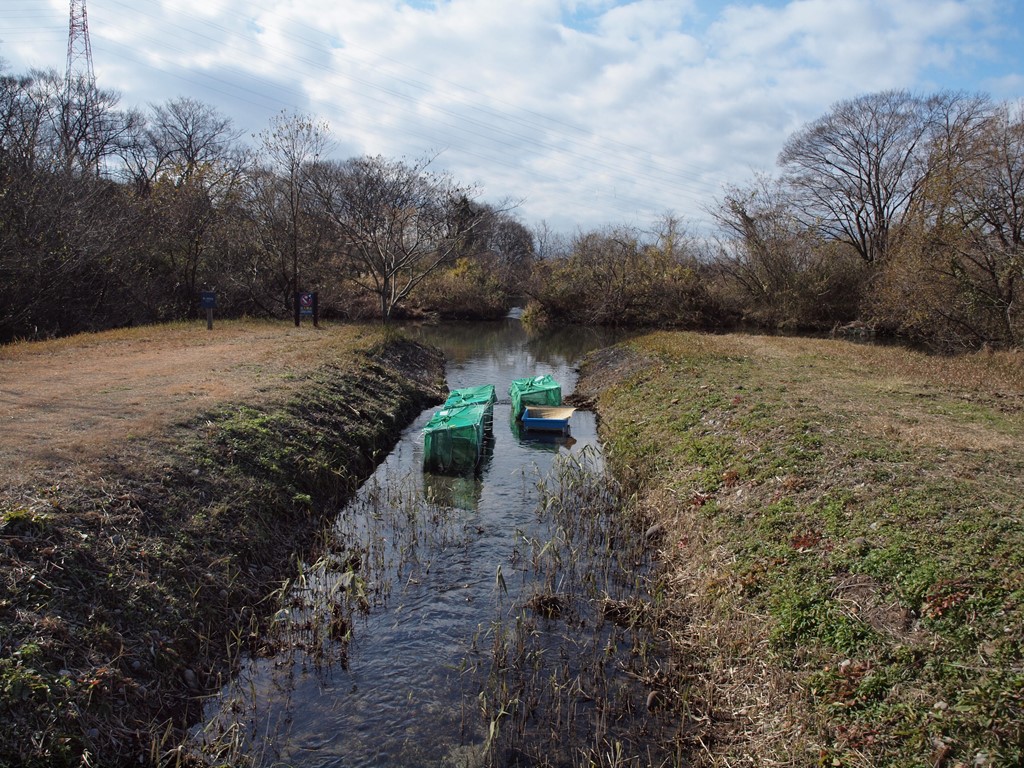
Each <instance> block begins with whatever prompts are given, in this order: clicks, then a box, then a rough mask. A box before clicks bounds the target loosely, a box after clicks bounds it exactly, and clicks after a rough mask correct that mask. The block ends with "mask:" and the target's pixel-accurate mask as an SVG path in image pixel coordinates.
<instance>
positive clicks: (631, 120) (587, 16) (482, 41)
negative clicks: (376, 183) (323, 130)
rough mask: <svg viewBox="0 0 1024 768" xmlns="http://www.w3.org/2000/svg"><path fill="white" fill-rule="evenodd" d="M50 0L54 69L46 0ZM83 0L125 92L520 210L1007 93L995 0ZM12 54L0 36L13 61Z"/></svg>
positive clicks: (645, 198) (1017, 75)
mask: <svg viewBox="0 0 1024 768" xmlns="http://www.w3.org/2000/svg"><path fill="white" fill-rule="evenodd" d="M52 2H53V9H52V10H51V11H50V13H51V17H50V21H49V22H47V23H49V24H51V25H53V24H57V27H56V31H51V32H50V33H48V34H49V35H50V37H52V42H51V43H50V49H51V55H52V56H53V58H54V61H53V62H52V64H51V66H55V67H57V68H62V66H63V51H64V46H66V39H65V38H64V37H63V36H64V35H66V18H65V20H64V21H63V26H62V28H61V13H64V14H66V5H64V4H60V3H58V1H57V0H52ZM58 7H60V8H63V9H64V10H63V11H59V10H57V9H58ZM89 13H90V24H91V29H92V35H93V49H94V55H95V58H96V69H97V72H98V73H100V75H101V78H102V79H104V80H105V82H103V85H105V86H106V87H114V88H120V89H122V90H123V91H124V92H125V101H126V102H127V103H129V104H131V105H136V104H138V105H145V104H146V103H150V102H161V101H166V100H167V99H170V98H173V97H175V96H178V95H190V96H193V97H195V98H199V99H202V100H204V101H206V102H208V103H210V104H212V105H214V106H218V107H219V108H221V109H222V110H223V111H225V112H226V113H227V114H229V115H232V116H233V117H235V119H236V121H237V122H238V124H239V126H240V127H242V128H244V129H245V130H247V131H248V132H257V131H259V130H261V129H263V128H264V127H265V126H266V124H267V120H268V119H269V117H270V116H271V115H272V114H274V113H276V112H278V111H280V110H282V109H285V110H290V111H301V112H309V113H312V114H314V115H316V116H318V117H320V118H323V119H326V120H327V121H328V122H329V123H330V124H331V125H332V127H333V128H334V130H335V132H336V133H337V135H338V138H339V145H340V146H341V147H342V149H343V151H344V152H347V153H350V154H361V153H381V154H385V155H389V156H395V157H401V156H406V157H421V156H423V155H424V154H427V153H431V152H436V151H438V150H443V153H442V155H441V156H440V157H439V159H438V161H437V162H438V163H439V164H440V165H443V166H445V167H448V168H449V169H450V170H452V171H453V173H455V174H456V175H457V176H459V177H460V178H462V179H465V180H466V181H471V182H481V183H482V185H483V186H484V187H485V188H486V191H487V195H488V196H490V197H492V198H493V199H498V198H502V197H506V196H512V197H525V198H527V201H528V202H527V204H526V205H525V206H524V208H523V210H522V212H523V214H524V215H525V217H526V218H527V219H528V221H529V222H536V221H539V220H541V219H546V220H548V221H550V222H557V223H558V225H559V226H562V227H563V228H569V229H571V228H573V226H574V225H575V224H579V225H581V226H584V227H590V226H598V225H600V224H604V223H619V222H621V221H625V220H636V221H640V222H643V221H646V220H649V219H650V218H652V217H654V216H656V215H657V214H659V213H661V212H663V211H664V210H666V209H669V208H671V209H674V210H676V211H677V212H679V213H681V214H683V215H690V216H694V217H699V216H701V215H702V210H701V208H702V205H703V204H706V203H708V202H710V200H711V198H712V197H713V196H714V195H715V194H717V193H718V192H719V191H720V189H721V186H722V185H723V184H724V183H728V182H739V181H744V180H747V179H749V177H750V174H751V173H752V172H753V171H754V170H762V169H768V170H770V169H771V168H772V167H773V164H774V159H775V155H776V153H777V152H778V149H779V148H780V147H781V145H782V143H783V141H784V140H785V138H786V137H787V136H788V135H789V134H790V133H791V132H792V131H793V130H795V129H797V128H798V127H799V126H800V125H802V124H804V123H805V122H807V121H809V120H812V119H814V118H816V117H818V116H820V115H821V114H822V113H823V112H824V111H825V110H827V109H828V107H829V106H830V105H831V104H833V103H834V102H836V101H838V100H840V99H845V98H850V97H852V96H855V95H858V94H862V93H867V92H870V91H875V90H879V89H883V88H892V87H907V88H917V89H936V88H940V87H947V86H948V85H952V86H954V87H958V88H962V87H964V81H965V80H966V79H967V78H969V77H971V76H973V77H974V79H975V80H976V81H977V82H976V84H975V83H968V85H969V86H970V87H972V88H973V89H976V90H977V89H983V88H987V89H988V90H990V91H991V92H992V93H993V94H994V95H996V96H997V97H998V98H1018V97H1020V96H1021V95H1022V92H1024V84H1022V78H1024V71H1022V67H1021V58H1020V54H1019V53H1016V51H1018V50H1020V45H1019V43H1020V40H1019V39H1015V37H1014V36H1015V35H1019V34H1020V33H1019V30H1020V26H1021V24H1020V23H1018V22H1020V21H1021V19H1020V15H1021V13H1020V11H1019V10H1018V9H1017V8H1016V5H1015V4H1014V3H1013V0H789V1H788V2H786V1H785V0H770V1H766V2H762V3H752V2H744V1H742V0H734V2H730V3H719V2H712V1H711V0H633V1H632V2H627V1H625V0H522V1H520V2H509V1H504V0H501V1H499V0H433V1H428V0H420V1H418V2H414V3H408V2H400V1H399V0H374V1H373V2H366V0H303V2H277V3H275V2H273V0H250V1H249V2H245V3H243V2H241V0H162V1H161V0H149V1H148V2H146V3H142V4H139V3H134V2H130V0H90V4H89ZM1010 13H1013V14H1016V16H1015V17H1014V18H1009V17H1008V14H1010ZM2 23H3V11H0V24H2ZM1014 30H1016V31H1014ZM0 37H4V35H3V34H0ZM29 53H30V51H29V49H28V47H26V46H20V47H16V48H10V47H9V46H8V45H7V44H6V43H5V44H4V46H3V47H2V48H0V56H3V57H4V58H7V59H8V62H9V64H10V65H12V66H11V68H13V69H15V70H18V69H19V65H20V63H21V62H25V61H28V56H29ZM996 53H998V55H996ZM36 54H37V55H39V47H38V46H36ZM33 63H34V64H36V65H38V61H36V62H33ZM971 73H973V75H972V74H971ZM106 78H109V79H110V81H106Z"/></svg>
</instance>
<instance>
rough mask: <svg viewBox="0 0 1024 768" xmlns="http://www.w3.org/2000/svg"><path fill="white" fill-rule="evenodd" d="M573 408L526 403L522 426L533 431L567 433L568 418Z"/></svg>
mask: <svg viewBox="0 0 1024 768" xmlns="http://www.w3.org/2000/svg"><path fill="white" fill-rule="evenodd" d="M575 410H576V409H575V408H569V407H567V406H550V405H528V406H526V407H525V408H524V409H523V417H522V422H523V426H524V427H526V429H528V430H532V431H535V432H561V433H562V434H568V432H569V419H570V417H572V414H573V412H574V411H575Z"/></svg>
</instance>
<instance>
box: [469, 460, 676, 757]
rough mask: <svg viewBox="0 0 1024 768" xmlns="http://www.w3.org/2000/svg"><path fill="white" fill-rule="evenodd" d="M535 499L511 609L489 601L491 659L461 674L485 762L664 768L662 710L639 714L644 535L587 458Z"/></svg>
mask: <svg viewBox="0 0 1024 768" xmlns="http://www.w3.org/2000/svg"><path fill="white" fill-rule="evenodd" d="M540 490H541V498H540V501H539V502H538V505H537V515H538V520H539V521H540V522H543V523H544V524H545V525H546V530H547V531H548V533H549V535H548V536H547V537H534V538H529V537H521V538H522V541H523V543H524V544H525V545H526V546H527V553H528V554H527V555H525V556H522V557H520V559H519V560H518V562H519V564H520V568H522V569H523V570H524V571H525V570H526V569H529V570H530V572H531V575H530V577H529V578H526V577H524V587H523V589H522V590H521V592H520V593H519V595H518V599H517V600H516V601H515V602H514V604H513V605H511V606H508V605H506V604H505V602H504V601H503V600H499V601H497V602H496V606H495V607H496V610H497V611H498V616H497V618H496V619H495V621H494V624H493V626H492V629H491V638H492V647H491V650H490V654H489V657H488V658H487V659H483V658H479V659H477V661H476V663H475V664H473V663H470V664H466V665H464V666H465V667H466V668H467V669H469V670H475V674H477V675H480V674H484V675H485V678H484V679H485V681H486V682H485V685H484V689H483V693H482V694H481V696H480V712H481V718H482V719H483V721H484V723H486V724H487V739H486V742H485V746H486V747H487V756H488V762H487V764H488V765H494V766H500V765H506V764H508V762H509V761H510V760H513V759H514V760H522V759H526V760H528V761H530V762H531V764H537V765H554V764H565V765H581V766H582V765H587V766H590V765H597V764H602V765H603V764H609V765H638V766H639V765H658V764H661V763H664V764H665V765H668V764H671V760H672V755H674V753H675V752H674V750H675V743H674V734H673V733H672V730H671V728H670V727H668V726H667V725H666V723H667V721H665V720H659V718H660V717H663V716H664V715H665V714H667V711H665V712H663V713H662V715H660V716H658V717H654V716H652V711H653V710H654V709H655V708H656V707H655V706H654V704H653V703H652V704H651V705H650V706H649V705H648V702H653V701H654V700H655V699H656V698H657V697H656V696H653V697H652V690H653V688H654V687H656V685H657V683H658V680H659V675H658V672H657V669H658V667H659V664H660V656H659V648H658V646H659V642H658V640H657V638H656V637H655V634H654V633H655V629H656V626H657V620H656V618H654V617H655V615H656V613H657V608H656V607H654V601H653V599H646V600H645V599H643V598H642V597H641V596H640V595H642V594H644V593H645V592H646V590H647V589H648V588H649V587H650V584H651V581H650V574H649V573H648V567H647V566H646V565H645V563H648V562H649V555H650V550H649V539H647V538H646V537H645V535H644V534H645V529H646V527H647V526H646V525H645V524H644V521H643V520H642V519H640V518H639V517H637V516H636V515H635V514H634V509H635V507H633V506H632V505H631V504H630V502H629V500H628V499H627V498H626V497H624V496H623V494H622V490H621V488H620V487H619V486H618V485H617V484H616V483H615V482H614V481H613V480H612V478H611V476H610V475H606V474H605V473H604V470H603V460H602V459H601V457H600V456H599V455H597V454H595V453H591V452H586V451H584V452H580V453H578V454H567V455H564V456H560V457H559V459H558V460H557V461H556V463H555V468H554V470H553V471H552V475H551V477H550V478H548V479H545V480H544V481H542V482H541V483H540ZM666 701H667V699H666ZM654 723H659V724H658V725H654ZM652 731H653V735H654V739H653V741H652V740H651V738H650V737H651V736H652ZM513 756H515V757H514V758H513ZM606 761H607V762H606Z"/></svg>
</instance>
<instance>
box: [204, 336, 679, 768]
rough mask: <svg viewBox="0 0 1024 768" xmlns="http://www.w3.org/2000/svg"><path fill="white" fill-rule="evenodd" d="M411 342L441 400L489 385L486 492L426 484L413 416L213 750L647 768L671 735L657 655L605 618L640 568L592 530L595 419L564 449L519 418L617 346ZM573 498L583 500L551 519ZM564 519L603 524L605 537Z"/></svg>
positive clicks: (299, 761)
mask: <svg viewBox="0 0 1024 768" xmlns="http://www.w3.org/2000/svg"><path fill="white" fill-rule="evenodd" d="M416 333H417V334H418V335H419V336H420V337H421V338H422V339H423V340H424V341H427V342H429V343H432V344H435V345H437V346H439V347H441V348H442V349H443V350H444V352H445V355H446V357H447V360H448V368H447V378H448V385H449V387H450V388H452V389H455V388H459V387H465V386H475V385H480V384H494V385H495V387H496V390H497V393H498V397H499V401H498V403H497V405H496V406H495V411H494V440H493V446H492V450H491V451H490V452H489V453H488V455H487V456H486V457H485V459H484V462H483V464H482V466H481V468H480V471H479V472H478V473H477V474H476V475H475V476H469V477H454V478H453V477H443V476H434V475H425V474H424V473H423V471H422V469H421V467H422V459H423V455H422V451H423V438H422V429H423V426H424V425H425V424H426V422H427V421H428V419H429V418H430V416H431V414H432V413H433V411H434V410H435V409H434V408H431V409H428V410H426V411H424V412H423V413H422V414H420V416H419V417H418V418H417V419H416V421H415V422H414V423H413V424H411V425H410V426H409V427H408V428H407V429H406V431H405V432H404V434H403V436H402V438H401V440H400V441H399V443H398V445H397V446H396V447H395V449H394V450H393V451H392V453H391V454H390V455H389V456H388V458H387V459H386V460H385V461H384V463H383V464H381V466H380V467H379V468H378V470H377V471H376V473H375V474H374V475H373V476H372V478H371V479H370V480H368V481H367V482H366V483H365V484H364V486H363V487H362V489H361V490H360V492H359V494H358V496H357V498H356V499H355V500H353V502H352V503H350V504H349V505H348V506H346V508H345V509H343V510H341V511H340V512H339V515H338V518H337V523H336V526H335V529H334V531H333V536H332V537H331V540H330V541H328V542H326V545H325V547H324V550H325V554H324V556H323V557H322V558H321V559H320V560H319V561H318V562H317V563H307V564H305V565H304V566H303V569H302V573H301V575H300V576H299V578H297V579H295V580H294V581H293V582H292V583H291V584H290V585H289V588H288V589H287V590H282V596H283V598H284V599H283V603H282V604H283V605H284V606H285V607H284V608H283V609H282V610H281V611H280V612H279V613H278V617H277V626H278V646H279V648H280V652H279V653H278V654H277V655H275V656H272V657H270V658H260V659H255V660H250V661H247V662H246V663H245V664H244V665H243V673H242V674H241V675H240V676H239V677H238V678H237V679H236V680H234V681H233V682H232V684H231V685H229V686H228V687H226V688H225V689H224V691H223V692H222V694H221V696H220V697H219V698H218V699H216V700H215V701H212V702H211V703H210V705H209V706H208V709H207V714H208V718H209V719H208V722H207V723H206V725H205V733H206V737H205V738H207V739H208V740H214V739H216V740H217V741H218V742H219V743H220V744H222V745H224V746H225V750H228V751H227V752H226V753H225V754H233V755H235V756H237V755H238V754H244V755H246V756H247V757H248V758H249V759H250V760H252V761H253V762H254V763H255V764H256V765H262V766H275V765H294V766H408V765H424V766H427V765H432V766H475V765H488V764H500V765H512V764H522V765H535V764H550V765H572V764H585V763H584V761H583V758H582V757H581V755H583V754H585V753H586V754H593V753H594V752H596V751H599V750H605V749H607V750H608V752H607V756H608V758H609V759H608V761H607V762H608V764H611V763H612V758H614V757H615V750H616V749H618V750H620V751H621V750H622V749H623V748H624V746H623V745H625V748H626V749H627V750H632V752H631V753H630V754H632V755H634V756H635V762H631V761H629V760H627V759H626V756H625V753H622V754H621V755H620V756H621V757H622V759H621V760H620V762H619V763H618V764H623V765H625V764H645V765H646V764H650V763H652V762H653V759H651V755H649V754H648V755H645V756H644V757H643V758H642V759H641V758H640V752H641V751H643V750H644V749H648V750H649V748H647V747H644V746H643V744H644V740H645V739H646V738H647V737H648V736H650V735H651V733H650V732H651V729H652V728H655V727H660V726H656V724H653V723H650V722H648V721H647V717H648V715H647V713H646V712H645V711H644V710H645V708H644V707H643V697H644V696H645V695H646V689H643V687H642V686H638V685H637V684H636V682H635V678H636V677H637V675H636V674H633V675H630V674H629V668H630V664H631V663H632V661H631V660H632V659H634V658H635V657H637V655H638V654H639V655H642V653H643V649H642V648H639V647H638V643H644V642H647V641H646V640H642V639H641V640H638V639H637V638H636V637H626V636H625V635H624V634H623V633H622V632H621V631H619V630H617V629H616V628H615V627H614V626H613V625H612V624H611V623H610V622H607V621H604V620H603V619H602V618H601V616H599V615H596V614H595V613H594V611H595V610H596V609H595V608H594V605H595V604H597V603H601V601H602V600H604V601H605V603H602V604H603V605H605V608H607V601H608V600H611V599H623V600H625V599H628V596H629V595H630V594H631V593H632V592H633V587H634V586H636V585H635V584H633V583H631V582H630V579H635V578H636V576H635V573H636V568H635V566H636V565H637V563H635V562H633V563H630V564H628V567H627V568H623V567H621V566H620V564H619V563H617V562H616V561H615V557H614V556H613V555H611V554H610V553H612V552H613V551H614V550H615V549H616V547H615V546H614V545H613V544H612V543H610V540H609V539H608V536H609V533H608V531H607V530H596V528H597V527H602V528H604V529H607V525H605V524H604V523H606V522H607V521H603V522H602V520H601V519H600V518H601V511H600V510H599V509H597V507H599V506H600V505H601V504H603V503H604V501H605V500H606V498H607V489H606V488H604V486H603V485H602V481H601V480H600V479H594V478H595V477H596V478H600V477H601V472H600V470H601V453H600V446H599V444H598V441H597V436H596V429H595V421H594V416H593V414H591V413H589V412H586V411H577V412H576V413H575V414H574V415H573V417H572V419H571V422H570V424H571V435H570V436H569V437H558V438H555V437H551V436H548V437H542V438H536V437H532V436H530V435H526V434H522V433H520V431H519V430H517V429H516V428H515V426H514V425H513V424H512V423H511V420H510V403H509V397H508V387H509V384H510V382H511V381H512V380H513V379H516V378H523V377H526V376H533V375H537V374H545V373H546V374H551V375H553V376H554V377H555V379H557V380H558V381H559V382H560V383H561V385H562V391H563V396H565V395H567V394H569V393H570V392H571V391H572V390H573V387H574V385H575V380H576V372H575V365H576V364H577V363H578V361H579V359H580V358H581V357H582V355H583V354H584V353H585V352H586V351H588V350H590V349H593V348H595V347H599V346H604V345H605V344H606V343H609V342H610V341H611V339H609V338H608V337H606V336H602V335H601V334H598V333H596V332H588V331H586V330H582V329H577V330H574V331H562V332H560V333H559V334H556V335H553V336H545V337H537V338H530V337H528V336H527V334H526V333H525V331H524V330H523V328H522V327H521V326H520V324H519V322H518V321H517V320H514V319H508V320H506V321H503V322H498V323H484V324H481V323H475V324H472V325H444V326H439V327H431V328H424V329H420V330H418V331H416ZM565 465H568V466H570V467H571V468H573V469H571V470H570V473H571V474H570V475H566V474H565V470H564V468H563V469H559V467H564V466H565ZM556 470H557V472H556ZM567 476H571V477H573V478H575V479H573V480H571V481H567V480H565V477H567ZM567 482H571V483H572V484H574V485H577V484H578V485H579V490H578V492H577V491H573V493H576V494H577V495H576V496H575V497H571V494H570V497H567V498H568V501H567V502H566V503H567V504H568V505H569V507H570V511H568V512H566V511H565V510H564V509H563V511H562V513H561V514H562V518H559V512H558V510H559V509H562V506H560V504H561V502H557V503H556V502H554V501H552V497H553V496H554V497H558V496H559V495H560V494H564V492H565V489H563V488H560V487H559V484H564V483H567ZM542 488H543V489H544V490H543V491H542ZM612 503H614V501H613V502H612ZM573 505H576V506H577V507H586V508H588V509H590V508H594V509H595V511H594V521H593V522H594V524H595V529H594V530H590V529H587V530H584V529H583V528H582V527H579V526H578V523H577V520H576V518H577V517H578V515H577V514H576V512H575V511H572V509H571V508H572V506H573ZM577 511H578V510H577ZM594 558H598V560H600V562H597V561H595V559H594ZM624 570H625V571H627V572H626V573H625V574H624V573H622V571H624ZM613 592H614V594H613ZM584 606H590V607H589V608H586V607H584ZM587 654H591V655H594V656H596V657H598V661H597V662H595V663H585V662H583V661H581V659H582V658H583V657H585V656H586V655H587ZM595 664H596V667H600V670H596V668H595ZM623 670H625V672H626V674H625V675H621V674H618V676H617V673H618V672H621V671H623ZM620 678H621V679H620ZM638 699H639V703H638ZM617 728H621V730H622V733H621V734H620V733H619V732H618V730H617ZM202 738H203V736H202V735H201V734H197V739H202ZM588 750H589V752H588ZM659 760H663V758H659ZM601 764H605V760H604V758H601Z"/></svg>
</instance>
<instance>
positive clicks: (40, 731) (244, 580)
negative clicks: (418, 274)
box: [0, 322, 444, 766]
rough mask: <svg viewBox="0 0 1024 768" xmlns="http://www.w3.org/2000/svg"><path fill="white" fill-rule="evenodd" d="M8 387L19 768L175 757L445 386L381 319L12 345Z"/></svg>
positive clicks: (2, 513)
mask: <svg viewBox="0 0 1024 768" xmlns="http://www.w3.org/2000/svg"><path fill="white" fill-rule="evenodd" d="M0 377H2V379H3V381H4V384H5V395H7V396H6V397H5V402H4V405H3V408H4V424H5V432H4V437H3V439H2V441H0V453H2V456H3V459H4V461H3V469H2V470H0V471H2V480H3V485H2V492H0V579H2V583H3V594H2V598H0V718H2V720H3V722H4V724H5V727H4V728H3V729H2V734H0V764H3V765H25V766H62V765H68V766H70V765H75V766H78V765H85V764H89V765H118V764H124V765H127V764H132V765H136V764H151V765H157V764H174V762H175V760H176V754H177V752H176V751H177V750H178V749H179V747H180V745H181V744H182V743H183V741H184V732H185V731H184V729H185V728H186V727H187V726H189V725H191V724H192V723H194V722H195V720H196V717H197V716H198V715H199V708H200V707H201V703H202V695H203V694H204V693H206V692H210V691H215V690H217V689H218V687H219V685H220V684H221V682H222V680H223V679H224V676H225V675H226V674H228V673H230V671H231V667H232V664H234V663H235V662H237V661H238V659H239V658H240V656H241V655H242V654H243V653H249V654H259V653H261V647H262V644H263V643H265V642H267V638H268V637H269V636H270V635H269V634H268V633H267V631H266V628H267V623H268V621H269V619H270V616H269V613H270V612H271V611H272V610H274V609H276V607H277V606H276V604H275V602H274V600H273V599H272V594H273V593H274V592H275V590H277V589H279V588H280V586H281V581H282V579H286V578H287V577H288V575H289V574H290V573H291V569H292V568H293V566H294V564H295V562H297V561H296V560H295V558H299V557H301V555H302V553H303V552H309V551H310V550H311V548H313V547H314V546H315V544H316V540H317V536H318V534H319V532H320V531H321V529H322V527H323V526H324V525H325V524H326V523H327V522H329V521H330V520H331V519H332V517H333V514H334V510H335V509H336V505H337V503H338V502H339V501H341V500H343V499H346V498H347V497H348V496H349V495H350V494H351V493H352V492H353V491H354V490H355V488H357V487H358V484H359V482H360V480H361V479H362V478H363V477H365V476H366V475H367V474H368V473H369V472H370V471H371V470H372V469H373V467H374V466H375V465H376V463H377V462H378V461H379V460H380V458H381V457H382V456H384V455H386V454H387V452H388V451H389V450H390V448H391V446H392V445H393V443H394V441H395V440H396V439H397V436H398V434H399V433H400V431H401V430H402V429H403V428H404V427H405V426H406V424H407V423H408V422H409V421H410V419H411V418H412V417H413V416H414V415H416V414H417V413H419V412H420V410H422V408H423V407H425V406H426V405H427V404H429V403H431V402H440V400H441V396H442V394H443V383H444V379H443V360H442V359H441V358H440V356H439V355H437V354H436V353H434V352H429V351H427V350H426V349H424V348H422V347H419V346H417V345H414V344H412V343H410V342H407V341H403V340H402V339H401V338H399V337H397V336H394V335H392V334H386V333H384V332H382V331H381V330H380V328H379V327H377V328H373V327H361V326H347V327H339V328H332V329H330V330H321V331H311V330H306V331H300V330H299V329H292V328H290V326H288V325H284V326H282V324H281V323H275V324H267V323H253V322H248V323H238V322H235V323H218V325H217V328H216V329H215V330H214V331H213V332H208V331H206V330H205V328H204V327H202V326H201V325H199V324H192V325H191V326H188V325H172V326H161V327H146V328H136V329H129V330H121V331H112V332H107V333H104V334H97V335H88V336H76V337H73V338H68V339H63V340H58V341H53V342H41V343H27V344H18V345H13V346H8V347H5V348H4V349H3V351H2V353H0ZM101 382H102V383H101ZM55 402H56V403H63V405H62V407H60V408H56V409H55V408H52V407H50V406H49V405H46V404H52V403H55ZM40 403H43V404H44V405H40Z"/></svg>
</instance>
